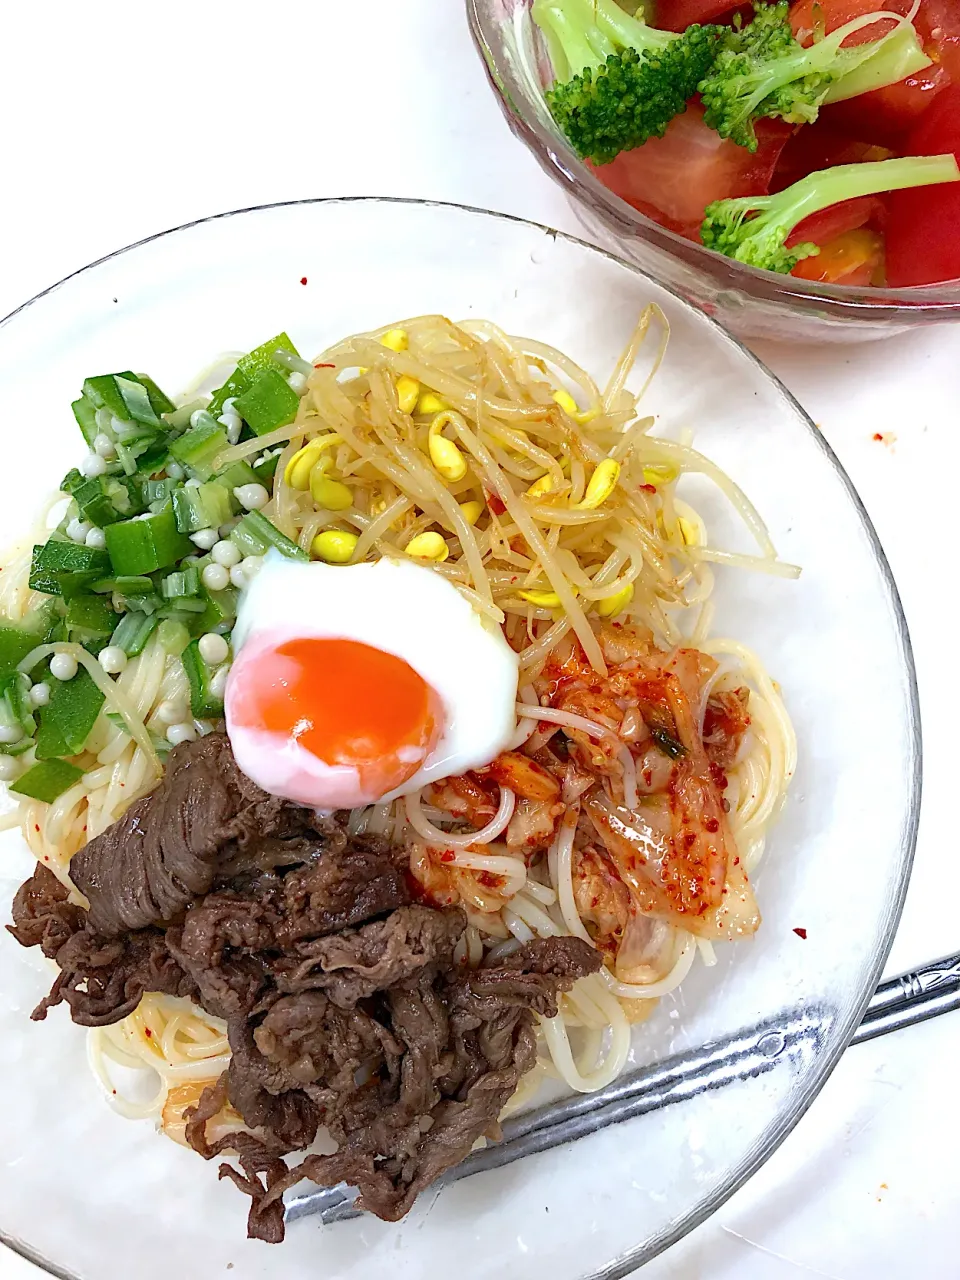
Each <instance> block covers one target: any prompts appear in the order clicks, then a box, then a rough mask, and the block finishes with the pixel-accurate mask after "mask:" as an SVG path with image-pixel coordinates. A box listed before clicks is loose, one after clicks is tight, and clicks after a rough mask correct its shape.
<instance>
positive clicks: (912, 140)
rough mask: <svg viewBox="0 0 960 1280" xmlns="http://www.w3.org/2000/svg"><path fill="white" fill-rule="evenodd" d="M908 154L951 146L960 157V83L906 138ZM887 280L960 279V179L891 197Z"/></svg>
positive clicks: (897, 282)
mask: <svg viewBox="0 0 960 1280" xmlns="http://www.w3.org/2000/svg"><path fill="white" fill-rule="evenodd" d="M906 151H907V153H908V154H909V155H917V156H936V155H943V154H945V153H946V152H948V151H952V152H953V154H954V155H955V156H957V158H958V160H960V85H951V86H950V88H949V89H947V90H945V91H944V92H943V93H942V94H941V95H940V97H939V98H937V100H936V102H935V103H934V104H933V106H932V107H931V108H930V110H929V111H928V112H927V114H926V115H925V116H924V118H923V119H922V120H921V121H920V123H919V124H918V125H917V127H916V129H914V130H913V132H912V133H911V134H910V135H909V137H908V138H907V144H906ZM888 202H889V211H890V212H889V219H888V222H887V283H888V284H889V285H890V286H891V288H895V289H896V288H902V287H904V286H907V285H920V284H936V283H939V282H941V281H945V280H958V279H960V182H951V183H944V184H943V185H942V186H939V187H924V188H923V189H921V190H917V191H894V192H891V194H890V196H889V197H888Z"/></svg>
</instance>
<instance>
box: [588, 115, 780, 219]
mask: <svg viewBox="0 0 960 1280" xmlns="http://www.w3.org/2000/svg"><path fill="white" fill-rule="evenodd" d="M791 132H792V130H791V127H790V126H789V125H785V124H784V123H783V122H782V121H780V120H760V121H758V123H757V137H758V139H759V143H760V145H759V146H758V148H757V150H756V151H755V152H754V153H753V154H752V155H751V153H750V152H749V151H748V150H747V149H746V147H738V146H737V144H736V143H735V142H731V141H730V140H729V139H724V138H721V137H720V135H719V134H718V133H716V132H715V131H714V130H713V129H710V128H709V127H708V126H707V125H705V124H704V122H703V111H702V109H701V107H700V106H699V104H698V103H691V104H690V106H689V107H688V108H687V110H686V111H685V112H684V113H683V115H680V116H677V117H676V119H675V120H672V121H671V123H670V126H669V127H668V129H667V132H666V133H665V134H664V136H663V137H662V138H651V139H650V141H649V142H645V143H644V145H643V146H642V147H637V148H636V149H635V150H633V151H624V152H623V153H622V154H621V155H619V156H617V158H616V160H614V161H613V162H612V163H611V164H605V165H598V166H591V167H592V168H593V171H594V173H595V174H596V176H597V177H598V178H599V179H600V181H601V182H602V183H603V184H604V185H605V186H607V187H609V188H610V190H611V191H615V192H616V194H617V195H618V196H620V197H621V199H623V200H626V201H627V203H628V204H631V205H633V207H634V208H635V209H638V210H639V211H640V212H641V213H645V214H646V215H647V217H649V218H652V219H653V220H654V221H655V222H659V223H660V224H661V226H665V227H668V228H669V229H670V230H671V231H677V232H679V234H680V235H684V236H687V237H688V239H691V240H697V239H699V232H700V224H701V223H702V222H703V212H704V210H705V209H706V207H707V205H708V204H710V203H711V202H712V201H714V200H725V199H726V198H727V197H728V196H756V195H765V194H766V192H767V191H768V190H769V189H770V179H771V177H772V176H773V171H774V168H775V167H776V163H777V160H778V159H779V157H780V152H781V151H782V150H783V146H784V144H785V142H786V141H787V139H788V138H789V137H790V134H791Z"/></svg>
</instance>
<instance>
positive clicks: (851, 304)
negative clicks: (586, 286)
mask: <svg viewBox="0 0 960 1280" xmlns="http://www.w3.org/2000/svg"><path fill="white" fill-rule="evenodd" d="M524 3H528V0H519V4H520V6H523V4H524ZM466 11H467V21H468V24H469V26H470V31H471V34H472V36H473V38H474V43H475V44H476V46H477V49H478V51H479V53H480V55H481V59H482V61H483V64H484V68H485V70H486V72H487V76H488V79H489V80H490V83H491V86H492V88H493V91H494V93H495V94H496V96H497V99H498V101H499V103H500V106H501V108H502V110H503V111H504V113H505V114H506V116H507V120H508V122H509V123H510V124H511V126H512V127H513V128H514V131H515V132H516V133H517V134H519V136H520V137H521V139H522V141H523V142H524V143H525V144H526V145H527V146H528V147H529V148H530V150H531V151H532V152H533V154H534V156H535V158H536V160H537V161H538V163H539V164H540V166H541V168H543V169H544V170H545V171H546V172H547V173H548V174H549V175H550V177H552V178H553V179H555V180H556V181H557V182H559V184H560V186H561V187H562V188H563V189H564V191H565V192H566V194H567V197H568V198H569V199H571V200H574V201H576V202H578V203H580V204H583V203H586V204H587V205H588V206H589V207H590V208H591V210H592V211H593V212H594V213H596V214H598V215H599V216H602V217H604V218H605V219H606V220H607V221H608V222H609V223H611V224H612V226H613V228H614V229H615V230H617V231H618V232H619V233H621V234H622V235H624V236H625V237H627V238H629V239H632V240H637V239H641V240H643V241H645V242H646V243H649V244H651V245H653V246H654V247H655V248H656V249H657V250H659V251H660V252H662V253H666V254H669V255H670V256H671V257H672V258H674V259H679V260H680V261H681V262H683V263H684V264H685V265H686V266H688V267H689V268H690V269H692V270H695V271H700V272H704V271H706V272H713V273H714V274H715V275H718V274H719V273H722V275H723V276H724V277H725V281H724V283H725V286H728V287H730V288H732V289H742V290H744V291H745V292H746V293H748V294H749V296H750V297H751V299H752V300H754V301H757V302H767V303H779V304H782V305H784V306H799V307H802V308H809V307H811V306H813V305H817V304H819V305H821V306H823V307H824V308H825V309H829V311H830V313H831V314H833V315H836V316H847V317H849V316H855V317H856V318H857V319H859V320H863V321H864V322H873V323H880V322H887V321H890V320H894V319H897V320H902V321H903V322H904V324H905V325H906V324H912V323H917V324H919V323H923V324H943V323H950V322H956V321H957V319H958V316H960V280H945V281H942V282H939V283H936V284H926V285H910V286H904V287H902V288H898V289H891V288H889V287H887V286H883V287H874V286H870V287H864V286H858V285H843V284H823V283H820V282H818V281H807V280H802V279H799V278H798V277H795V276H790V275H787V276H782V275H777V274H776V273H774V272H772V271H763V270H761V269H760V268H758V267H752V266H749V265H747V264H746V263H743V262H739V261H736V260H735V259H731V258H725V257H724V256H723V254H720V253H717V252H715V251H714V250H712V249H706V248H705V247H704V246H703V245H701V244H697V243H695V242H693V241H691V240H687V239H686V238H685V237H683V236H681V235H679V234H677V233H676V232H674V231H670V230H668V229H667V228H666V227H663V226H661V225H660V224H659V223H657V222H654V221H653V219H652V218H648V217H647V216H646V214H644V213H641V212H640V211H639V210H638V209H635V208H634V207H633V206H632V205H631V204H629V203H628V202H627V201H626V200H623V199H621V198H620V196H618V195H616V194H615V193H614V192H613V191H612V190H611V189H610V188H609V187H606V186H604V184H603V183H602V182H600V181H599V179H597V178H596V177H595V176H594V175H593V173H592V172H591V171H590V169H589V168H588V167H587V165H586V163H585V162H584V161H583V160H582V159H581V157H580V156H579V155H578V154H577V153H576V151H574V150H573V148H572V147H571V146H570V145H569V143H568V142H567V140H566V139H565V138H564V136H563V134H562V133H561V132H560V131H559V130H558V129H556V128H549V127H544V126H543V125H542V124H541V123H540V121H539V120H538V119H537V117H536V114H535V113H534V112H533V111H532V108H531V97H530V93H529V88H530V86H529V85H528V84H527V83H526V82H525V81H524V80H523V78H522V77H518V76H517V75H515V74H514V73H513V69H512V67H511V66H510V64H509V62H508V61H506V60H504V59H502V58H500V57H498V52H497V46H498V45H499V44H500V41H499V34H498V31H497V28H496V24H495V22H493V21H491V20H489V15H488V12H487V10H486V8H484V0H466ZM518 104H519V105H518ZM654 278H656V277H654Z"/></svg>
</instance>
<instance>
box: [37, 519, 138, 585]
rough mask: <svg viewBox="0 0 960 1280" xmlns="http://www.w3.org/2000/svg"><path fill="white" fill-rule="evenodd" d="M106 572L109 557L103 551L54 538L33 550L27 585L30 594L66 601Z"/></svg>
mask: <svg viewBox="0 0 960 1280" xmlns="http://www.w3.org/2000/svg"><path fill="white" fill-rule="evenodd" d="M110 527H111V528H117V527H119V526H116V525H112V526H110ZM109 572H110V557H109V556H108V555H107V553H106V551H101V550H99V549H97V548H94V547H83V546H78V545H77V543H75V542H70V541H68V540H67V539H65V538H57V537H53V538H50V539H48V541H47V542H44V543H43V545H42V546H36V547H34V548H33V560H32V561H31V564H30V579H29V585H30V589H31V590H32V591H42V592H44V593H45V594H46V595H48V596H63V597H64V598H66V599H69V598H70V597H71V596H75V595H78V594H80V592H82V591H84V590H86V588H87V587H88V586H89V584H90V583H91V582H93V581H94V580H95V579H97V578H103V577H105V576H106V574H108V573H109Z"/></svg>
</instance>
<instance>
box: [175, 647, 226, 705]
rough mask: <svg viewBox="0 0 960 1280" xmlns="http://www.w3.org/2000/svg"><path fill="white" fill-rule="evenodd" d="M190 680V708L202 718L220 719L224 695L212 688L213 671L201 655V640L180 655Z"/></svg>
mask: <svg viewBox="0 0 960 1280" xmlns="http://www.w3.org/2000/svg"><path fill="white" fill-rule="evenodd" d="M180 660H181V662H182V663H183V669H184V671H186V673H187V680H188V681H189V682H190V710H191V711H192V712H193V714H194V715H195V716H196V717H197V718H198V719H200V720H219V718H220V717H221V716H222V715H223V697H222V695H221V696H219V697H218V696H217V694H215V693H214V692H213V690H212V688H211V682H212V680H213V671H212V670H211V668H210V667H208V666H207V664H206V663H205V662H204V660H203V658H202V657H201V656H200V641H199V640H194V641H192V642H191V643H190V644H188V645H187V647H186V649H184V651H183V653H182V654H181V655H180Z"/></svg>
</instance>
